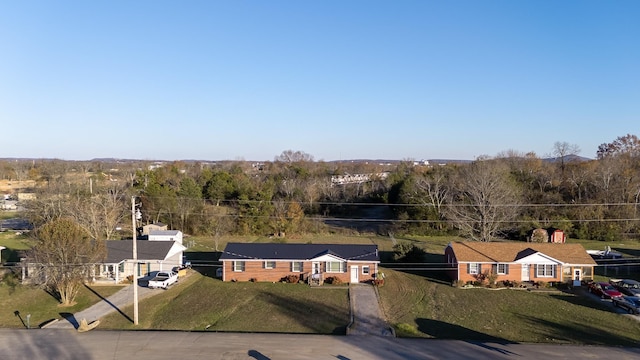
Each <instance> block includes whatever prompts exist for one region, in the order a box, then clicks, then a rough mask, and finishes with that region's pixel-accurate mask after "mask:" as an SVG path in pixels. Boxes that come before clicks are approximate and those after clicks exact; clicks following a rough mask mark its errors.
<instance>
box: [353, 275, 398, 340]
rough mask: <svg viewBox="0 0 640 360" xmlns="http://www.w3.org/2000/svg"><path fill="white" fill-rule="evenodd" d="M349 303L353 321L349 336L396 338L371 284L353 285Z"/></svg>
mask: <svg viewBox="0 0 640 360" xmlns="http://www.w3.org/2000/svg"><path fill="white" fill-rule="evenodd" d="M349 301H350V304H351V314H352V316H353V321H352V323H351V325H349V327H347V335H375V336H394V335H393V332H392V330H391V327H390V326H389V325H388V324H387V322H386V321H385V319H384V316H383V314H382V311H381V310H380V303H379V302H378V294H377V293H376V289H375V288H374V287H373V286H372V285H369V284H351V285H350V286H349Z"/></svg>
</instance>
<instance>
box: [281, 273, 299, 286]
mask: <svg viewBox="0 0 640 360" xmlns="http://www.w3.org/2000/svg"><path fill="white" fill-rule="evenodd" d="M280 281H281V282H286V283H288V284H297V283H298V281H300V277H299V276H298V275H293V274H290V275H287V276H285V277H283V278H282V279H280Z"/></svg>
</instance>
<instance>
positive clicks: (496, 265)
mask: <svg viewBox="0 0 640 360" xmlns="http://www.w3.org/2000/svg"><path fill="white" fill-rule="evenodd" d="M491 272H493V274H498V264H491Z"/></svg>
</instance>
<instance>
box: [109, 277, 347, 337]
mask: <svg viewBox="0 0 640 360" xmlns="http://www.w3.org/2000/svg"><path fill="white" fill-rule="evenodd" d="M124 313H125V314H127V316H128V317H129V318H131V319H132V318H133V308H132V307H128V308H125V309H124ZM138 314H139V325H138V326H137V327H134V325H133V324H132V323H131V322H130V321H129V320H128V319H127V318H126V317H124V316H122V315H121V314H118V313H115V314H112V315H109V316H107V317H105V318H104V319H102V320H101V323H100V328H102V329H134V328H136V329H158V330H205V329H208V330H209V331H236V332H278V333H312V334H344V333H345V329H346V325H347V324H348V323H349V303H348V292H347V289H346V288H343V287H341V288H339V287H329V286H325V287H322V288H310V287H309V286H306V285H302V284H284V283H251V282H243V283H232V282H222V281H220V280H217V279H213V278H210V277H207V276H203V275H201V274H199V273H198V272H195V271H194V272H193V273H191V274H190V275H189V276H188V277H187V278H186V279H184V280H183V281H181V282H180V283H179V285H178V286H175V287H172V288H169V289H168V290H166V291H162V292H160V293H159V294H158V295H155V296H153V297H151V298H147V299H145V300H143V301H141V302H140V304H139V312H138Z"/></svg>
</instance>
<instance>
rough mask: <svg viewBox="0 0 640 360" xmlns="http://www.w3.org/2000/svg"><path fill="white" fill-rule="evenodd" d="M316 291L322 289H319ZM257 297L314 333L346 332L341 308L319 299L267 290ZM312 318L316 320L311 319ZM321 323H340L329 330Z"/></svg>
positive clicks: (345, 322)
mask: <svg viewBox="0 0 640 360" xmlns="http://www.w3.org/2000/svg"><path fill="white" fill-rule="evenodd" d="M293 286H295V285H293ZM317 291H323V290H321V289H320V290H317ZM345 296H346V295H345ZM258 297H261V298H262V299H263V300H264V301H266V302H269V303H271V304H274V305H277V306H278V307H279V309H280V311H281V312H282V314H283V315H284V316H287V317H288V318H290V319H295V320H296V321H298V322H299V323H300V324H301V325H303V326H305V327H307V328H310V329H311V330H312V331H313V332H315V333H318V334H332V335H346V333H347V321H348V319H345V318H344V315H345V313H344V309H342V308H338V307H335V306H328V305H327V304H324V303H322V302H319V301H314V300H308V299H306V300H304V301H301V300H296V299H294V298H290V297H284V296H280V295H276V294H273V293H268V292H262V293H260V294H259V295H258ZM347 317H348V315H347ZM314 319H315V320H316V321H312V320H314ZM317 319H323V321H322V322H317ZM323 323H324V324H327V323H329V324H341V325H339V326H336V327H334V328H333V329H332V330H331V331H327V330H328V329H327V327H326V326H323Z"/></svg>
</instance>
